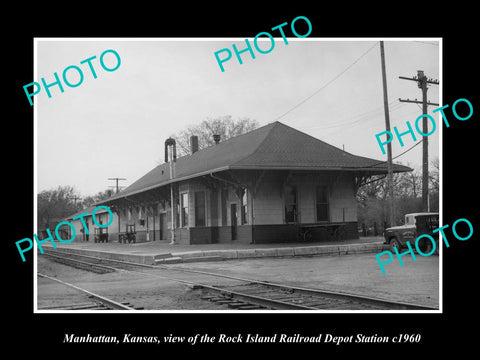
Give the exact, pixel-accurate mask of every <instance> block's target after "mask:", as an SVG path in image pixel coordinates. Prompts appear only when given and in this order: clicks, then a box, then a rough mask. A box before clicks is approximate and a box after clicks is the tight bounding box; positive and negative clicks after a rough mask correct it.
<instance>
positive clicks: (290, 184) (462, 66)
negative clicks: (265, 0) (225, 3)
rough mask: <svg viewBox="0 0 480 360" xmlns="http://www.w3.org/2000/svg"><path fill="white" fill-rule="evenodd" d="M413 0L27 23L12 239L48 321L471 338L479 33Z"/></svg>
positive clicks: (148, 344) (113, 330) (186, 341)
mask: <svg viewBox="0 0 480 360" xmlns="http://www.w3.org/2000/svg"><path fill="white" fill-rule="evenodd" d="M133 12H134V11H133V10H132V15H133ZM135 12H136V10H135ZM380 13H381V14H383V12H380ZM413 13H415V14H410V15H408V14H407V13H405V14H404V15H402V16H400V17H405V19H404V20H402V21H400V22H399V20H398V19H397V18H395V20H393V18H392V19H391V24H389V20H388V19H387V18H383V17H372V16H371V15H370V16H368V17H365V18H362V17H361V16H360V14H359V16H356V17H355V20H352V21H346V18H345V19H344V20H343V21H340V19H341V18H342V17H341V16H340V15H341V13H335V14H334V13H329V14H330V15H329V16H332V19H331V20H332V21H328V22H327V21H326V20H325V16H326V15H327V12H323V13H322V15H321V16H320V14H318V13H317V12H316V11H306V10H305V11H303V12H302V11H293V9H290V10H289V11H285V12H275V13H273V12H272V13H270V14H269V15H268V16H267V15H260V13H258V14H256V15H254V14H253V13H252V14H250V15H249V16H246V15H245V14H246V13H245V14H244V15H241V14H237V15H238V16H233V15H232V16H231V17H223V18H222V17H221V16H220V13H219V14H217V15H216V16H212V19H211V20H210V18H209V17H207V16H205V17H204V18H201V19H200V18H198V19H197V20H196V21H187V19H189V16H186V17H185V18H182V17H180V14H176V15H175V16H174V14H173V13H172V14H170V15H169V19H167V18H165V19H164V20H163V21H159V22H158V23H155V22H152V23H150V22H149V21H147V18H148V17H147V16H145V21H144V22H145V23H144V24H143V25H142V26H139V27H138V28H137V29H133V28H132V29H129V26H126V25H125V24H123V25H122V26H121V27H120V23H116V20H115V21H113V20H114V19H113V18H112V19H110V18H105V20H104V22H105V24H103V25H105V26H106V29H103V27H102V26H101V24H100V22H99V23H98V29H95V28H94V27H92V24H93V23H92V22H91V21H93V18H92V19H90V20H85V21H87V22H86V23H85V27H84V30H85V31H79V29H76V30H75V28H69V29H66V28H65V29H64V30H62V31H60V30H61V29H56V30H55V31H50V30H49V31H47V30H45V31H44V30H42V29H43V27H38V28H37V30H32V31H31V32H30V33H29V32H28V31H26V32H25V36H24V38H23V39H22V41H19V42H18V43H17V44H16V45H17V47H18V49H20V51H19V52H18V54H19V56H18V61H16V64H15V69H22V70H21V71H19V72H15V71H14V70H13V68H12V71H11V74H10V75H15V74H18V75H17V76H16V78H15V80H14V81H13V82H12V83H13V84H14V87H8V88H9V89H10V88H14V89H15V90H14V95H15V97H16V98H15V101H11V102H10V100H8V101H6V103H7V106H9V107H12V108H13V107H14V105H13V104H15V107H16V108H17V109H18V116H17V117H16V118H18V120H13V119H14V118H12V119H11V120H10V122H11V123H12V124H13V125H14V126H16V127H17V128H18V130H17V129H15V131H11V132H9V134H11V136H15V137H16V136H19V137H22V142H17V145H16V146H11V145H9V146H7V148H6V150H5V154H6V155H7V156H6V158H7V159H6V160H8V164H6V165H5V168H6V169H9V173H10V174H12V175H13V174H15V175H14V176H11V177H10V179H9V180H8V182H9V184H8V185H9V186H8V190H7V192H8V194H7V195H8V200H9V204H11V205H10V206H15V208H8V209H9V213H10V214H11V215H13V216H11V220H10V221H9V222H10V223H8V224H5V225H8V226H6V228H8V244H7V246H8V252H7V253H5V254H6V255H5V256H6V257H8V260H9V261H10V262H11V263H12V264H13V265H12V266H11V269H10V271H9V273H11V274H12V276H10V277H9V279H10V280H11V281H12V283H13V285H12V286H10V285H9V286H8V288H9V289H12V291H11V292H13V295H12V296H14V298H15V299H16V300H11V301H10V304H11V306H12V313H15V314H17V316H18V319H22V320H19V323H18V325H19V326H20V325H21V326H22V327H23V328H25V329H26V328H30V329H31V330H32V331H33V332H34V333H35V334H44V335H45V336H44V337H43V336H42V339H43V340H41V339H40V338H38V339H33V340H32V344H34V343H35V344H37V342H40V341H43V342H44V344H45V345H48V346H49V347H52V346H57V347H58V349H59V350H60V349H61V352H62V353H65V351H67V352H68V351H72V352H76V351H77V350H78V354H79V355H80V354H87V353H90V351H89V350H88V349H89V348H90V347H92V346H93V347H94V348H95V349H96V350H98V351H99V352H98V354H100V353H102V354H103V353H104V351H105V352H107V353H108V352H110V354H111V355H117V354H119V355H123V354H125V355H126V353H124V350H126V349H128V350H133V351H134V352H136V353H137V354H144V356H147V352H145V353H143V350H147V351H148V353H149V354H148V356H151V355H152V353H150V350H153V354H157V355H158V356H161V354H162V352H163V353H164V352H165V351H179V354H180V353H182V354H183V351H184V349H185V354H186V353H187V352H188V353H190V352H192V351H193V353H195V352H196V351H206V352H207V353H209V354H211V353H212V351H213V352H217V351H218V352H219V353H220V354H227V353H228V354H231V350H234V349H239V348H240V347H242V348H243V347H245V348H246V349H247V350H248V352H252V351H253V353H255V349H260V348H265V349H272V350H273V349H276V351H277V350H278V351H279V352H282V351H283V350H282V349H285V348H286V346H288V347H289V348H290V347H292V348H293V349H300V347H306V348H307V349H308V351H310V350H312V351H314V353H315V354H318V355H319V356H321V354H322V351H328V352H329V351H332V350H333V351H335V352H338V354H346V352H347V351H348V352H349V351H351V350H352V349H353V348H354V347H355V348H361V349H364V350H366V351H367V352H368V353H369V354H370V355H371V356H375V354H380V353H382V354H384V355H385V354H386V353H385V351H391V350H393V351H394V352H393V353H398V354H401V353H403V352H404V351H405V354H413V353H415V351H418V350H420V349H421V350H424V349H427V350H429V351H431V354H433V351H438V350H439V349H441V348H442V347H443V346H447V345H448V346H450V344H461V343H462V342H464V343H463V345H462V346H471V345H472V344H471V339H472V337H473V333H471V332H469V330H467V329H463V328H462V326H463V325H462V324H464V322H463V320H462V321H461V320H460V319H469V318H470V315H469V313H468V311H470V310H469V309H471V306H470V305H471V300H472V299H473V297H472V294H471V292H472V284H474V279H475V275H476V273H475V271H476V270H474V264H475V260H474V258H473V257H474V256H475V255H476V254H477V253H478V252H476V251H475V246H477V245H476V237H477V233H476V228H477V223H478V222H477V221H476V212H475V211H474V210H472V208H471V205H472V204H474V203H475V202H476V201H475V200H476V192H475V187H474V185H473V184H474V182H475V170H474V168H475V161H474V159H475V153H476V150H475V141H474V140H472V137H474V136H475V130H474V128H473V126H474V124H475V121H476V119H475V118H476V116H477V112H476V107H477V103H478V102H477V101H476V100H477V99H476V94H475V92H474V91H472V90H471V88H468V87H463V85H462V84H465V85H469V86H471V85H472V84H474V83H475V76H473V75H472V74H473V73H472V71H474V69H473V67H472V64H473V60H472V55H471V51H470V50H469V49H468V47H466V44H467V43H468V39H469V38H470V37H469V36H470V33H468V34H467V33H466V31H465V37H463V36H462V34H464V31H463V30H462V29H460V28H456V30H455V31H453V30H452V31H451V30H449V29H450V27H449V26H447V25H446V24H445V26H444V27H443V28H440V27H438V28H435V27H434V26H433V24H434V23H433V20H432V19H431V18H429V17H428V16H425V14H423V12H421V11H420V9H417V11H416V12H415V11H413ZM242 16H243V17H242ZM164 17H166V15H164ZM333 18H335V19H338V22H337V21H333ZM373 18H375V19H377V20H378V22H375V21H373ZM96 19H99V18H98V17H97V18H96ZM182 19H183V21H182ZM202 19H203V20H202ZM207 19H208V20H207ZM242 19H243V20H242ZM409 19H410V20H409ZM118 20H120V18H118ZM137 20H139V19H137ZM174 20H175V21H174ZM437 20H438V19H437ZM110 21H113V22H114V23H116V25H115V26H114V25H112V26H111V27H109V26H107V24H110ZM421 21H424V22H425V23H429V24H432V27H428V28H423V29H422V28H420V27H419V28H418V29H416V28H415V26H417V25H419V23H421ZM141 22H142V21H140V23H141ZM88 24H89V25H88ZM155 24H157V25H155ZM327 24H328V26H327ZM333 24H335V25H333ZM401 24H404V25H405V27H402V26H400V25H401ZM414 24H416V25H415V26H414ZM50 25H52V24H50ZM124 25H125V26H124ZM154 25H155V26H154ZM397 25H398V26H397ZM407 25H408V26H407ZM470 25H471V24H470V23H469V22H465V26H466V27H469V26H470ZM46 28H47V27H45V29H46ZM143 28H145V29H150V30H149V31H143V30H142V29H143ZM87 30H88V31H87ZM97 30H98V31H97ZM22 36H23V35H22ZM12 98H13V97H12ZM6 133H7V132H6ZM10 162H12V163H13V164H14V165H12V166H10V165H9V164H10ZM10 169H11V170H10ZM14 169H15V170H14ZM16 169H18V171H17V170H16ZM6 174H7V173H5V175H6ZM5 188H6V189H7V187H5ZM466 323H467V322H465V324H466ZM452 329H456V330H455V331H454V332H452ZM18 331H20V330H18ZM25 331H26V330H25ZM16 336H17V335H14V334H13V333H12V334H11V337H12V341H11V344H14V343H16V342H17V341H19V338H18V339H14V338H15V337H16ZM14 340H15V341H14ZM9 342H10V341H9ZM448 346H447V347H448ZM52 348H53V347H52ZM224 350H226V351H227V353H225V352H224ZM234 351H235V350H234ZM376 351H378V352H376ZM367 352H366V353H365V354H367ZM412 352H413V353H412ZM198 354H200V352H199V353H198ZM359 354H360V353H359ZM272 355H273V353H272ZM99 356H100V355H99ZM382 356H383V355H382Z"/></svg>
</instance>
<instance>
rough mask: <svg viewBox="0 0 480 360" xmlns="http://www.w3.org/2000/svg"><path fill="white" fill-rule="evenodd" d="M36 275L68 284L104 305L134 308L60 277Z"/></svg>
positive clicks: (120, 308) (119, 308)
mask: <svg viewBox="0 0 480 360" xmlns="http://www.w3.org/2000/svg"><path fill="white" fill-rule="evenodd" d="M37 276H40V277H43V278H46V279H49V280H53V281H56V282H58V283H60V284H63V285H65V286H69V287H71V288H73V289H76V290H79V291H81V292H83V293H85V294H87V295H89V296H92V297H93V298H95V299H97V300H99V301H100V302H101V303H103V304H105V305H106V306H108V307H110V308H112V309H114V310H135V309H134V308H132V307H130V306H126V305H123V304H121V303H119V302H117V301H114V300H112V299H109V298H107V297H105V296H102V295H99V294H96V293H93V292H91V291H88V290H86V289H83V288H81V287H79V286H76V285H73V284H70V283H67V282H65V281H63V280H60V279H56V278H53V277H51V276H48V275H45V274H42V273H37Z"/></svg>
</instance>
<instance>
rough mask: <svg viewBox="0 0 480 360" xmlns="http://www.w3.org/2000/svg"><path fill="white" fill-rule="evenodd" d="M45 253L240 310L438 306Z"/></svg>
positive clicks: (401, 308) (170, 268) (49, 251)
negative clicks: (165, 283) (172, 285)
mask: <svg viewBox="0 0 480 360" xmlns="http://www.w3.org/2000/svg"><path fill="white" fill-rule="evenodd" d="M45 255H46V256H49V257H51V258H52V259H53V260H58V258H59V257H60V258H61V262H62V263H64V264H66V265H71V266H74V267H78V266H79V265H78V262H80V263H81V265H80V266H82V267H84V269H85V268H86V267H88V264H91V265H92V269H95V270H92V271H96V272H97V271H100V272H101V271H104V272H111V271H126V272H134V273H141V274H143V275H145V276H153V277H158V278H163V279H168V280H171V281H174V282H178V283H183V284H185V285H187V286H189V287H191V288H192V289H193V290H200V291H201V295H200V296H201V298H202V299H204V300H208V301H213V302H217V303H219V304H226V305H228V307H230V308H233V309H239V310H261V309H266V310H271V309H274V310H335V311H351V310H354V311H355V310H438V309H437V308H433V307H428V306H423V305H417V304H410V303H404V302H396V301H390V300H384V299H378V298H372V297H367V296H359V295H353V294H346V293H341V292H332V291H325V290H318V289H309V288H302V287H295V286H289V285H282V284H274V283H271V282H266V281H256V280H251V279H245V278H240V277H235V276H230V275H224V274H217V273H211V272H206V271H200V270H194V269H187V268H172V267H169V266H166V265H146V264H135V263H130V262H124V261H119V260H111V259H104V258H98V257H94V256H88V255H80V254H73V253H69V252H65V251H62V252H61V253H59V252H58V253H56V252H54V251H52V250H46V251H45ZM80 259H81V260H80ZM214 279H226V280H228V282H227V283H226V284H215V285H212V281H213V280H214Z"/></svg>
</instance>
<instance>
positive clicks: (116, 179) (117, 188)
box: [108, 177, 127, 194]
mask: <svg viewBox="0 0 480 360" xmlns="http://www.w3.org/2000/svg"><path fill="white" fill-rule="evenodd" d="M108 180H115V181H116V186H115V188H116V192H115V194H118V190H119V187H118V180H127V179H125V178H118V177H117V178H108ZM111 187H113V186H111Z"/></svg>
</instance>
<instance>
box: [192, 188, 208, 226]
mask: <svg viewBox="0 0 480 360" xmlns="http://www.w3.org/2000/svg"><path fill="white" fill-rule="evenodd" d="M205 225H206V219H205V192H204V191H196V192H195V226H205Z"/></svg>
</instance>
